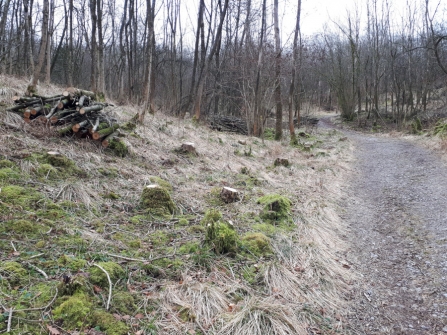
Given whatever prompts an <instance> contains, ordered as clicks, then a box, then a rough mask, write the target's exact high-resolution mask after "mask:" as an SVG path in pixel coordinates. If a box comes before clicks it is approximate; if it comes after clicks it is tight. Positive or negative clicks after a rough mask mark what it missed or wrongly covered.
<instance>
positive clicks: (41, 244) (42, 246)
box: [35, 240, 47, 249]
mask: <svg viewBox="0 0 447 335" xmlns="http://www.w3.org/2000/svg"><path fill="white" fill-rule="evenodd" d="M46 244H47V243H46V242H45V241H43V240H40V241H38V242H37V243H36V244H35V246H36V248H37V249H42V248H44V247H45V245H46Z"/></svg>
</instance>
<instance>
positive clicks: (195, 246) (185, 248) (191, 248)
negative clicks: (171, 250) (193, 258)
mask: <svg viewBox="0 0 447 335" xmlns="http://www.w3.org/2000/svg"><path fill="white" fill-rule="evenodd" d="M199 248H200V246H199V243H197V242H186V243H185V244H182V245H181V246H180V247H179V248H178V250H177V252H178V253H179V254H192V253H195V252H197V251H198V250H199Z"/></svg>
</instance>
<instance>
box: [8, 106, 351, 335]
mask: <svg viewBox="0 0 447 335" xmlns="http://www.w3.org/2000/svg"><path fill="white" fill-rule="evenodd" d="M126 111H128V115H132V113H133V112H134V111H133V110H132V109H131V108H129V107H126V108H124V109H123V112H122V113H121V114H120V116H121V117H123V118H126V117H127V116H126ZM9 117H10V116H9ZM340 136H341V135H340V134H338V133H337V132H333V131H331V132H329V133H326V132H320V133H319V134H315V135H313V136H312V137H310V138H306V140H305V141H306V143H310V142H311V143H310V145H308V146H306V148H305V150H304V149H303V148H302V147H301V146H290V145H289V143H288V141H287V140H284V141H283V142H274V141H269V140H266V141H265V143H262V141H261V140H259V139H257V138H247V137H243V136H239V135H233V134H226V133H217V132H212V131H210V130H208V129H207V128H205V127H196V126H195V125H193V124H191V123H189V121H179V120H176V119H170V118H167V117H164V116H162V115H157V116H156V117H153V118H152V119H148V120H147V122H146V124H145V125H144V126H139V127H137V128H136V129H135V130H133V131H132V133H130V134H129V135H128V136H127V138H126V139H124V141H125V143H126V144H127V145H128V148H129V151H130V153H129V155H128V156H127V157H126V158H121V157H116V156H114V155H113V154H112V153H111V152H108V151H103V150H102V149H100V148H99V147H98V146H97V145H96V144H95V143H93V142H89V141H79V140H75V139H71V138H58V137H53V136H43V137H41V136H39V137H37V136H33V134H29V133H25V132H20V131H11V130H10V129H6V128H0V143H2V146H1V147H0V190H1V191H0V222H1V224H0V250H1V251H2V252H1V256H0V301H1V306H0V309H1V311H0V312H1V314H0V321H1V323H0V331H3V332H4V331H6V330H10V332H11V334H23V333H26V332H28V333H32V334H48V332H50V333H53V334H57V332H60V333H73V332H74V331H78V332H79V333H80V334H82V333H84V334H87V333H89V332H90V333H91V334H93V333H95V334H113V335H120V334H128V333H132V334H185V333H186V334H266V333H270V334H308V333H309V332H311V331H317V330H318V331H320V332H321V333H324V334H333V333H341V332H343V322H344V321H343V320H344V316H343V313H341V312H340V311H341V310H342V306H343V295H344V293H345V292H346V290H347V289H348V282H349V280H350V277H351V274H350V273H349V271H350V270H349V269H347V267H346V266H343V264H344V263H343V262H342V259H341V257H342V256H341V251H342V250H343V248H344V246H343V243H342V242H341V241H340V238H339V236H340V235H341V233H342V231H343V225H342V224H341V222H340V221H339V219H338V217H337V216H336V214H335V203H336V202H337V199H338V197H339V191H338V189H339V186H340V183H341V180H342V179H343V177H344V174H345V171H346V168H345V166H346V165H347V157H348V153H349V150H350V148H349V143H347V142H344V141H339V139H340ZM186 141H187V142H193V143H195V145H196V149H197V152H198V155H197V156H195V155H194V156H190V155H186V154H183V153H181V152H180V151H179V150H178V148H179V147H180V145H181V143H183V142H186ZM241 143H246V144H241ZM248 148H250V149H248ZM248 150H249V151H250V155H244V154H241V153H243V152H246V151H248ZM48 151H58V152H60V153H61V155H62V157H64V161H63V162H54V161H52V160H51V159H49V157H48V155H46V152H48ZM277 158H284V159H287V160H288V161H289V163H290V164H289V166H287V167H284V166H281V165H279V166H275V164H274V162H275V160H276V159H277ZM153 184H157V185H159V186H160V189H162V191H161V192H163V193H162V194H163V197H162V198H163V199H164V202H160V201H158V200H157V201H156V202H155V203H156V204H155V205H154V202H153V201H152V202H151V201H150V199H151V198H150V197H151V196H152V195H148V192H145V190H146V186H147V185H153ZM223 186H229V187H232V188H235V189H237V190H238V191H239V192H240V195H241V196H240V198H239V200H238V201H237V202H234V203H229V204H227V203H225V202H223V201H222V200H221V199H220V197H219V193H220V190H221V189H222V187H223ZM144 194H146V196H147V197H145V195H144ZM148 199H149V200H148ZM157 199H161V198H160V197H157ZM166 204H167V205H166ZM165 205H166V206H165Z"/></svg>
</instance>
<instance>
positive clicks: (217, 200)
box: [205, 187, 225, 207]
mask: <svg viewBox="0 0 447 335" xmlns="http://www.w3.org/2000/svg"><path fill="white" fill-rule="evenodd" d="M221 192H222V189H221V188H220V187H213V188H212V189H211V191H210V193H208V194H207V195H206V197H205V199H206V202H207V203H208V204H209V205H210V206H212V207H217V206H223V205H225V202H224V201H223V200H222V198H221V196H220V193H221Z"/></svg>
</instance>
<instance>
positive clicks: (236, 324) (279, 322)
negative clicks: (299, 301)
mask: <svg viewBox="0 0 447 335" xmlns="http://www.w3.org/2000/svg"><path fill="white" fill-rule="evenodd" d="M241 305H242V306H241V309H240V310H238V311H237V312H236V313H234V314H233V315H231V316H229V317H228V319H227V318H225V319H223V321H222V322H223V324H224V326H223V327H222V329H221V330H220V331H219V332H218V334H219V335H243V334H251V335H261V334H262V335H292V334H293V335H301V334H303V335H305V334H308V332H307V330H306V326H307V325H306V324H303V323H302V322H300V320H299V319H298V318H297V317H296V315H295V310H296V308H298V306H297V305H292V306H291V305H287V304H281V303H278V302H277V301H275V300H274V299H262V298H261V299H260V298H250V299H248V300H246V301H244V302H243V303H242V304H241Z"/></svg>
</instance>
